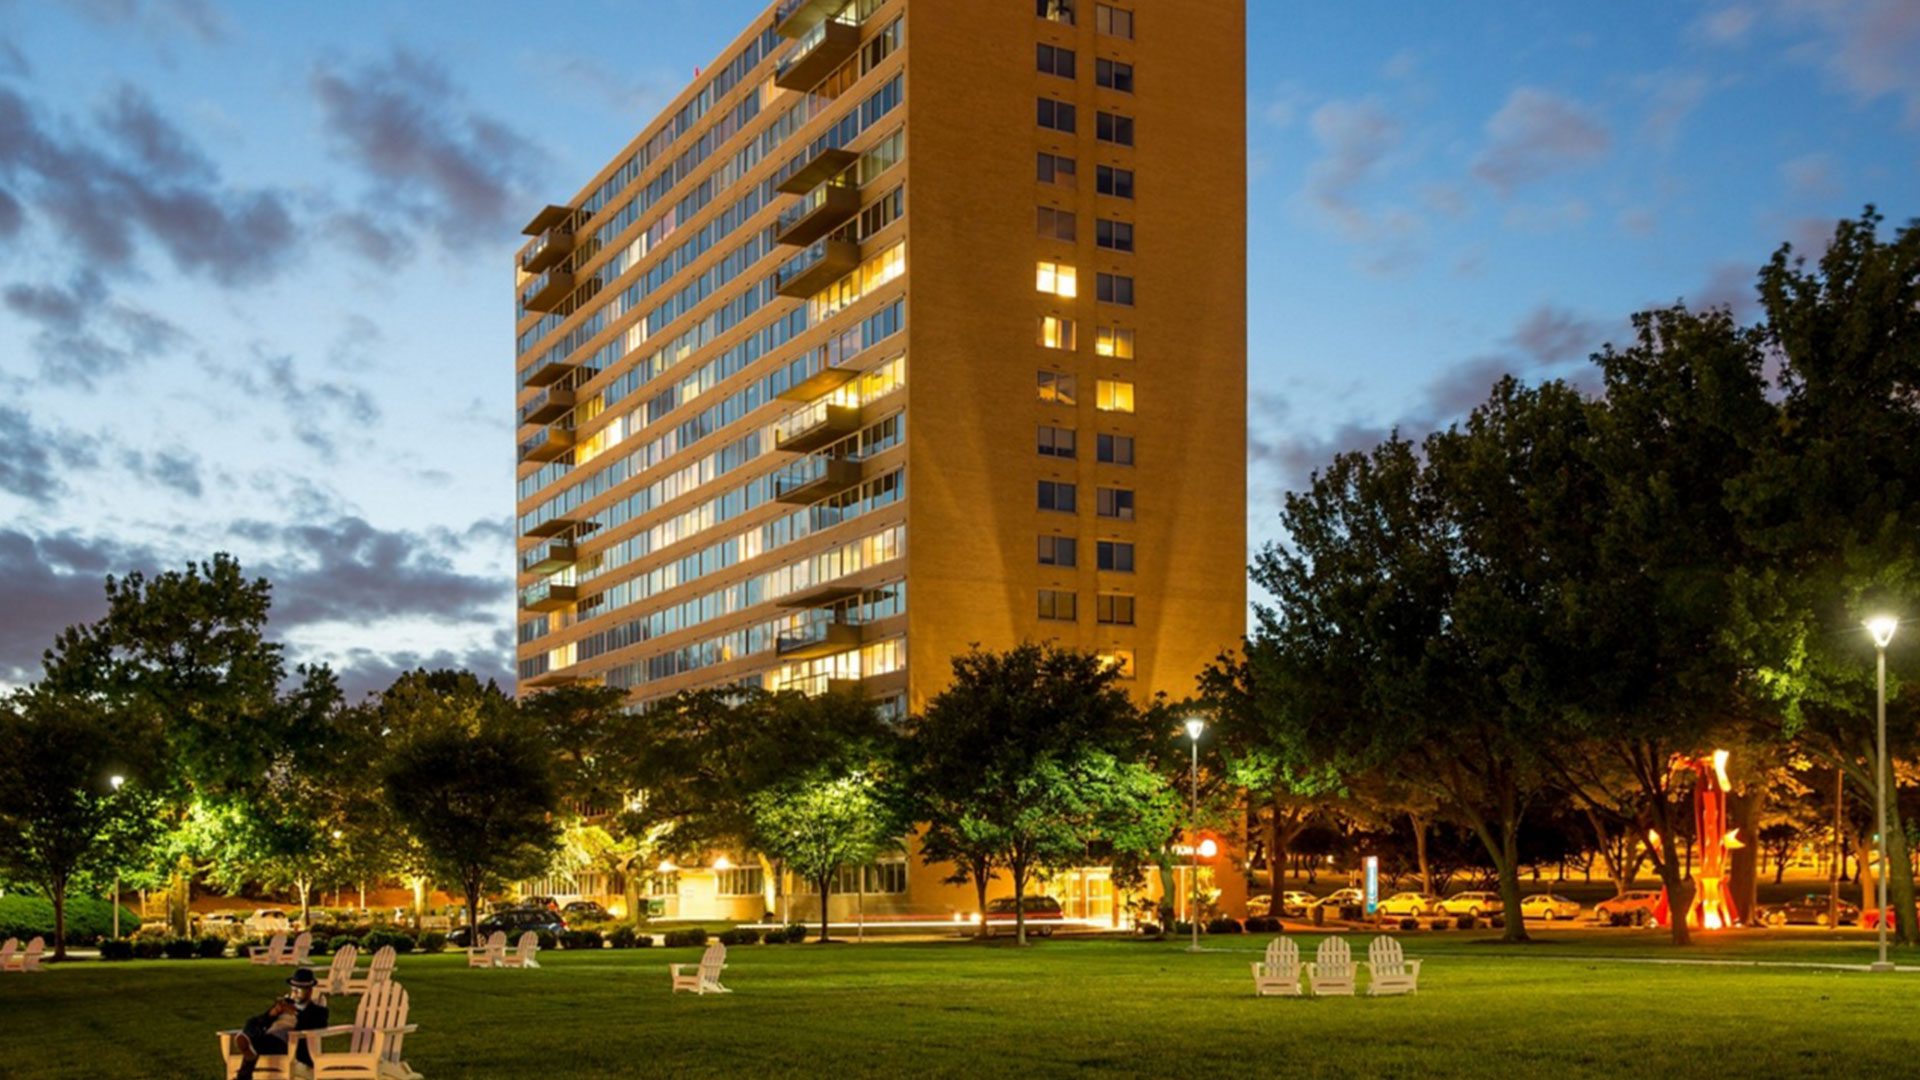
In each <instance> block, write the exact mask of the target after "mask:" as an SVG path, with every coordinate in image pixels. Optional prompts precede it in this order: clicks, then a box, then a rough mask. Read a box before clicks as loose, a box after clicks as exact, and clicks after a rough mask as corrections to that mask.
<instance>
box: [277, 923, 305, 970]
mask: <svg viewBox="0 0 1920 1080" xmlns="http://www.w3.org/2000/svg"><path fill="white" fill-rule="evenodd" d="M312 951H313V935H312V934H309V933H307V932H306V931H305V930H302V931H300V936H299V937H297V938H294V939H293V948H291V949H288V950H287V951H285V952H283V953H281V954H280V957H279V959H278V960H276V961H275V963H279V964H284V965H286V966H288V967H299V966H300V965H301V964H304V963H306V962H307V954H308V953H310V952H312Z"/></svg>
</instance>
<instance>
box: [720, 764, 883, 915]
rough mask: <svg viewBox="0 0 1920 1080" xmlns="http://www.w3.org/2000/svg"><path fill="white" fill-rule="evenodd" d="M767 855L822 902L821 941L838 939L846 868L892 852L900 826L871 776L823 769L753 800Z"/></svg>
mask: <svg viewBox="0 0 1920 1080" xmlns="http://www.w3.org/2000/svg"><path fill="white" fill-rule="evenodd" d="M749 801H750V803H751V804H752V809H753V813H754V820H755V824H754V834H755V837H756V838H757V840H758V846H759V849H760V850H761V851H764V852H766V853H767V854H768V855H770V856H772V857H774V858H775V859H778V860H780V861H781V862H782V863H784V864H785V865H786V866H788V867H790V868H792V870H793V872H794V873H796V874H798V875H799V876H800V877H802V878H804V879H805V880H807V881H809V882H811V883H812V884H813V886H814V889H815V891H816V892H817V893H818V894H819V897H820V940H821V941H822V942H826V941H828V940H830V939H831V938H832V920H831V916H830V913H829V906H828V900H829V899H830V898H831V897H832V895H833V882H834V879H835V878H836V877H838V876H839V873H840V868H841V867H843V866H864V865H865V864H867V863H869V862H871V861H873V859H874V857H875V856H876V855H878V854H879V853H880V852H881V851H882V850H884V849H886V848H888V847H891V846H892V845H893V844H894V842H895V837H897V836H899V834H900V831H901V829H900V826H899V824H898V823H897V822H895V821H894V820H892V818H891V816H890V815H889V813H888V810H889V807H890V806H891V805H892V802H891V801H890V800H889V799H887V798H886V797H885V795H884V794H883V792H882V791H881V781H880V780H879V779H878V778H876V777H875V776H874V775H873V774H872V773H871V772H868V771H864V770H856V771H852V772H844V773H841V772H835V771H829V770H821V771H819V772H816V773H815V774H813V775H811V776H802V777H797V778H795V779H792V780H789V781H787V782H784V783H781V784H778V785H776V786H772V787H767V788H763V789H761V790H759V791H756V792H754V793H753V795H752V796H751V798H750V800H749Z"/></svg>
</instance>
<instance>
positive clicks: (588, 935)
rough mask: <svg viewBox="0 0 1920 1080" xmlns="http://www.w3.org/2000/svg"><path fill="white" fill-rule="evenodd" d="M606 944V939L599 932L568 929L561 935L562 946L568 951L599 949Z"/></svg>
mask: <svg viewBox="0 0 1920 1080" xmlns="http://www.w3.org/2000/svg"><path fill="white" fill-rule="evenodd" d="M605 943H606V938H605V937H604V936H602V935H601V933H600V931H598V930H577V929H571V928H570V929H568V930H567V932H566V933H564V934H561V935H560V944H561V945H562V946H563V947H565V948H568V949H598V948H600V947H601V946H602V945H604V944H605Z"/></svg>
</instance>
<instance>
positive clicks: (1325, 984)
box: [1307, 937, 1356, 997]
mask: <svg viewBox="0 0 1920 1080" xmlns="http://www.w3.org/2000/svg"><path fill="white" fill-rule="evenodd" d="M1355 968H1356V965H1355V964H1354V962H1353V950H1352V949H1350V948H1348V947H1347V939H1346V938H1338V937H1330V938H1328V939H1326V940H1325V941H1322V942H1321V943H1320V949H1319V951H1318V952H1316V953H1314V956H1313V963H1311V964H1308V965H1307V985H1308V987H1310V988H1311V989H1312V990H1313V993H1314V996H1315V997H1325V996H1327V995H1330V994H1345V995H1347V996H1348V997H1351V996H1353V984H1354V975H1355Z"/></svg>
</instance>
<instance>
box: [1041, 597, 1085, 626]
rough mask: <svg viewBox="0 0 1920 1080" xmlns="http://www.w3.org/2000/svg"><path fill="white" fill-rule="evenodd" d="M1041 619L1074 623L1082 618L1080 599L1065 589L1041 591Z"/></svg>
mask: <svg viewBox="0 0 1920 1080" xmlns="http://www.w3.org/2000/svg"><path fill="white" fill-rule="evenodd" d="M1040 617H1041V618H1043V619H1058V620H1060V621H1062V622H1072V621H1074V620H1075V619H1078V618H1079V617H1080V598H1079V596H1078V595H1076V594H1074V593H1070V592H1067V591H1065V590H1063V589H1041V590H1040Z"/></svg>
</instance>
